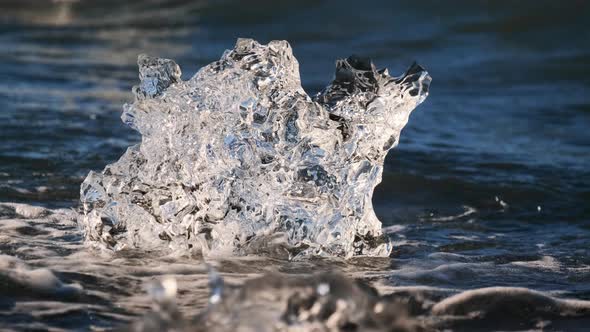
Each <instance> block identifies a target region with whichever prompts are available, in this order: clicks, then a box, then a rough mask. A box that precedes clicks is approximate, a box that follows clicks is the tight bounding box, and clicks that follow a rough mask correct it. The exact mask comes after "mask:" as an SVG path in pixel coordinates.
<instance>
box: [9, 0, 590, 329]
mask: <svg viewBox="0 0 590 332" xmlns="http://www.w3.org/2000/svg"><path fill="white" fill-rule="evenodd" d="M589 14H590V3H588V2H586V1H560V2H558V1H518V2H516V3H508V2H499V1H452V2H444V3H443V2H436V1H364V2H362V3H361V2H353V1H284V2H280V3H278V2H275V1H249V2H244V1H218V2H208V1H163V0H161V1H156V0H151V1H147V0H146V1H134V2H129V3H126V2H123V1H111V0H105V1H84V0H81V1H3V2H2V3H0V201H2V202H15V203H21V204H25V205H10V204H8V205H6V204H5V205H1V206H0V228H1V232H0V254H2V255H3V256H0V290H2V292H0V293H1V294H0V328H6V329H23V330H26V329H38V330H46V329H56V330H60V329H63V330H75V329H77V330H86V329H89V328H91V327H92V328H95V329H109V328H112V327H116V326H121V325H125V324H127V323H128V322H130V321H134V320H137V319H139V317H141V316H142V315H144V314H145V313H147V312H148V311H149V310H150V308H151V303H152V300H151V299H150V298H149V296H148V295H147V291H146V289H148V288H149V287H148V286H146V285H149V284H150V282H154V280H158V279H159V278H162V277H163V276H164V275H172V276H174V277H175V279H176V281H177V284H178V289H179V293H178V296H177V301H178V305H179V309H180V311H181V312H182V313H183V314H184V315H185V316H186V317H192V316H195V315H196V314H197V313H198V312H200V311H201V310H203V308H205V307H206V305H207V301H208V294H209V289H208V277H207V276H208V269H207V267H206V266H205V265H204V264H203V261H202V260H199V259H198V258H190V257H161V256H158V255H156V254H154V253H145V252H132V253H130V252H126V253H119V254H116V255H113V254H109V253H100V252H95V251H92V250H90V249H88V248H86V247H84V246H83V244H82V243H81V237H80V234H79V231H78V229H77V228H76V227H75V225H74V222H73V221H72V220H73V219H72V218H73V212H72V211H71V210H68V209H70V208H76V206H77V204H78V203H77V202H78V198H79V185H80V183H81V181H82V180H83V178H84V177H85V175H86V174H87V173H88V172H89V171H90V170H101V169H102V168H103V167H104V166H105V165H106V164H107V163H111V162H113V161H115V160H117V159H118V158H119V156H120V155H121V154H122V153H123V152H124V151H125V149H126V148H127V147H128V146H129V145H132V144H135V143H137V142H138V140H139V137H138V135H137V134H136V133H135V132H134V131H133V130H131V129H129V128H127V127H125V126H124V125H123V123H121V121H120V112H121V109H122V105H123V103H125V102H128V101H131V100H132V94H131V87H132V86H133V85H134V84H136V83H137V82H138V78H137V65H136V59H137V55H138V54H140V53H147V54H150V55H153V56H159V57H166V58H172V59H175V60H176V62H177V63H178V64H179V65H180V66H181V67H182V69H183V77H184V78H185V79H186V78H188V77H190V76H192V74H194V72H195V71H196V70H197V69H198V68H200V67H201V66H203V65H205V64H208V63H210V62H212V61H214V60H217V59H218V58H219V57H220V55H221V54H222V53H223V51H224V50H225V49H228V48H231V47H232V46H233V45H234V43H235V39H236V38H237V37H250V38H254V39H257V40H259V41H260V42H265V43H266V42H268V41H270V40H273V39H286V40H288V41H289V42H290V43H291V45H292V47H293V50H294V53H295V56H296V57H297V59H298V60H299V63H300V70H301V78H302V81H303V86H304V88H305V90H306V91H307V92H308V93H309V94H310V95H311V94H315V93H316V92H318V91H320V90H321V89H322V88H323V87H324V86H325V85H326V84H328V83H329V82H330V81H331V79H332V76H333V71H334V62H335V60H336V59H338V58H342V57H346V56H348V55H351V54H358V55H362V56H368V57H370V58H372V59H373V62H374V63H375V64H376V65H377V66H378V67H388V68H389V70H390V72H391V73H392V74H395V75H397V74H401V73H402V72H403V70H404V69H406V68H407V66H408V65H410V64H411V63H412V62H413V61H414V60H416V61H418V62H419V63H420V64H422V65H423V66H425V67H426V68H427V69H428V71H429V73H430V74H431V76H432V77H433V83H432V86H431V90H430V96H429V98H428V99H427V100H426V102H424V103H423V104H422V105H421V106H420V107H419V108H418V109H417V110H416V111H415V112H414V113H413V114H412V116H411V118H410V122H409V124H408V126H407V127H406V128H405V129H404V131H403V133H402V135H401V139H400V143H399V146H398V147H397V148H396V149H394V150H393V151H391V152H390V154H389V156H388V159H387V162H386V166H385V171H384V176H383V182H382V183H381V184H380V185H379V186H378V187H377V190H376V192H375V195H374V205H375V209H376V211H377V214H378V216H379V218H380V220H381V221H382V222H383V224H384V227H385V229H386V231H387V233H388V234H389V236H390V237H391V238H392V239H393V241H394V245H395V247H394V252H393V254H392V256H391V257H390V258H388V259H359V260H355V261H352V262H342V261H325V260H321V261H310V262H288V261H281V260H274V259H268V258H266V259H265V258H262V257H258V258H246V259H244V258H242V259H236V260H229V259H228V260H223V261H217V262H210V263H211V264H213V265H215V266H216V267H217V270H218V271H219V273H221V275H222V276H223V277H224V278H225V280H226V283H235V284H240V283H243V282H244V281H245V280H249V279H251V278H256V277H257V276H260V275H261V274H263V273H265V272H271V271H279V272H284V273H287V274H290V275H301V274H306V273H310V272H313V271H327V270H338V271H342V272H343V273H344V274H346V275H348V276H349V277H353V278H356V279H361V280H364V281H365V282H368V283H371V284H373V285H374V286H375V287H376V288H377V289H378V290H379V291H381V292H383V293H388V292H395V291H400V290H402V289H418V288H420V287H421V288H420V289H434V290H433V291H432V292H433V294H434V293H436V294H442V293H444V294H457V293H461V292H464V291H467V290H473V289H481V288H486V287H523V288H526V289H529V290H534V291H538V292H542V294H544V295H546V296H551V297H556V298H568V299H577V300H590V131H589V130H588V129H587V128H588V127H589V125H590V95H589V94H588V88H589V87H590V43H589V42H588V41H589V40H590V27H589V26H588V23H587V21H588V17H590V15H589ZM31 206H41V207H44V208H47V209H52V210H51V211H53V212H49V210H45V209H42V208H37V209H36V208H32V207H31ZM60 209H61V210H60ZM425 287H426V288H425ZM441 292H442V293H441ZM516 303H518V302H516ZM533 303H534V301H533ZM483 311H484V312H485V310H483ZM558 316H560V315H558ZM560 317H561V316H560ZM533 318H534V319H529V317H522V316H516V317H512V319H508V320H507V321H506V322H505V324H499V322H498V325H497V326H496V327H495V326H494V324H487V325H485V326H482V325H477V326H476V325H469V324H467V323H464V324H467V325H457V326H454V327H455V328H457V329H459V330H461V329H463V330H465V329H467V330H469V329H470V328H473V329H475V328H484V327H485V328H487V329H489V330H494V329H502V330H526V329H539V330H565V331H569V330H580V331H584V329H585V328H587V327H588V326H590V323H589V320H588V316H587V315H586V316H584V317H581V318H580V317H578V318H563V317H562V318H559V319H555V318H554V317H549V318H547V317H541V318H542V319H541V318H538V317H536V316H535V317H533ZM473 320H475V318H473ZM449 324H451V323H449ZM449 326H450V327H451V328H453V325H452V324H451V325H449Z"/></svg>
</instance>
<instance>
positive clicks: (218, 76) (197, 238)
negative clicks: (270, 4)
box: [79, 39, 431, 257]
mask: <svg viewBox="0 0 590 332" xmlns="http://www.w3.org/2000/svg"><path fill="white" fill-rule="evenodd" d="M138 64H139V77H140V79H141V82H140V84H139V85H138V86H136V87H134V89H133V93H134V94H135V102H134V103H133V104H128V105H125V106H124V112H123V115H122V119H123V121H124V122H125V123H126V124H127V125H129V126H130V127H131V128H133V129H135V130H137V131H139V132H140V133H141V135H142V141H141V144H138V145H135V146H132V147H130V148H129V149H128V150H127V152H126V153H125V154H124V155H123V156H122V157H121V159H120V160H119V161H117V162H115V163H113V164H110V165H108V166H107V167H106V168H105V169H104V170H103V171H102V172H101V173H96V172H90V174H88V176H87V178H86V179H85V181H84V183H83V184H82V186H81V190H80V196H81V197H80V200H81V203H82V206H83V214H81V215H80V217H79V223H80V224H81V225H82V226H83V229H84V233H85V237H86V240H87V241H90V242H91V243H94V244H100V245H101V246H106V247H108V248H111V249H113V250H119V249H122V248H144V249H148V250H152V249H162V248H170V249H173V250H181V251H182V250H187V251H190V250H198V251H201V252H202V253H203V255H240V254H246V253H249V252H252V251H257V252H260V251H263V252H264V251H272V252H274V253H276V252H284V253H287V254H288V255H289V256H290V257H297V256H307V255H331V256H341V257H351V256H355V255H370V256H386V255H388V254H389V253H390V251H391V245H390V243H389V240H388V239H387V238H386V237H385V236H383V235H382V232H381V223H380V222H379V220H378V219H377V217H376V216H375V213H374V211H373V205H372V202H371V198H372V194H373V189H374V188H375V186H376V185H377V184H378V183H379V182H380V181H381V175H382V171H383V161H384V159H385V156H386V155H387V152H388V151H389V150H390V149H391V148H393V147H394V146H396V145H397V142H398V140H399V135H400V131H401V130H402V128H403V127H404V126H405V124H406V123H407V121H408V116H409V115H410V112H411V111H412V110H413V109H414V108H415V107H416V106H417V105H418V104H420V103H421V102H422V101H424V99H425V98H426V96H427V95H428V87H429V84H430V80H431V79H430V76H429V75H428V73H427V72H426V71H425V70H424V69H423V68H422V67H420V66H418V65H416V64H414V65H412V66H411V67H410V68H409V69H408V71H407V72H406V73H405V74H404V75H402V76H401V77H391V76H389V74H388V72H387V70H377V69H375V67H374V65H373V64H372V63H371V62H370V61H369V60H368V59H363V58H359V57H355V56H352V57H349V58H347V59H343V60H338V61H337V63H336V75H335V78H334V80H333V82H332V83H331V84H330V85H329V86H328V87H327V88H326V89H325V90H324V91H322V92H321V93H319V94H318V95H317V96H315V97H314V98H310V97H309V96H308V95H307V94H306V93H305V91H304V90H303V88H302V87H301V81H300V78H299V65H298V63H297V60H296V59H295V57H294V56H293V52H292V50H291V47H290V45H289V44H288V43H287V42H286V41H272V42H270V43H269V44H268V45H261V44H259V43H257V42H256V41H254V40H251V39H239V40H238V41H237V43H236V46H235V48H234V49H233V50H228V51H226V52H225V53H224V54H223V56H222V57H221V59H220V60H219V61H216V62H214V63H212V64H209V65H207V66H205V67H203V68H202V69H200V70H199V71H198V72H197V73H196V74H195V76H193V77H192V78H191V79H189V80H187V81H183V80H182V79H181V71H180V68H179V67H178V65H177V64H176V63H174V61H172V60H167V59H159V58H152V57H148V56H145V55H140V56H139V59H138Z"/></svg>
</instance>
